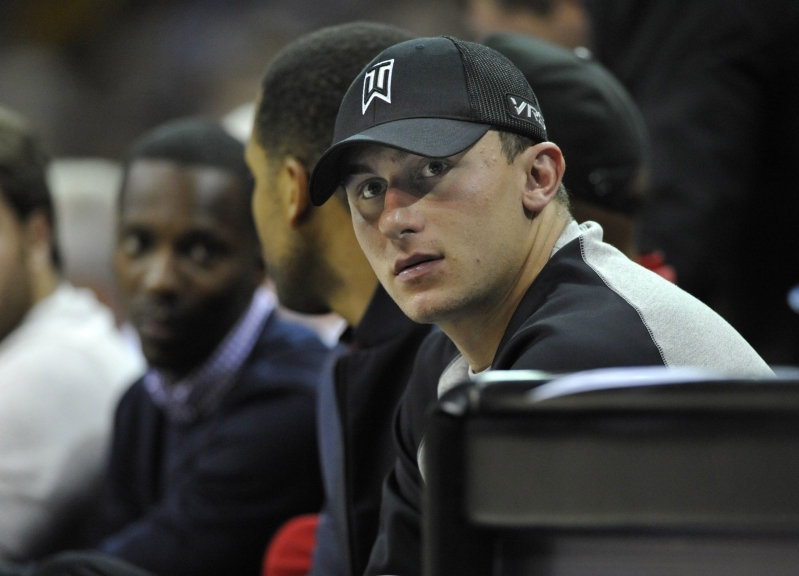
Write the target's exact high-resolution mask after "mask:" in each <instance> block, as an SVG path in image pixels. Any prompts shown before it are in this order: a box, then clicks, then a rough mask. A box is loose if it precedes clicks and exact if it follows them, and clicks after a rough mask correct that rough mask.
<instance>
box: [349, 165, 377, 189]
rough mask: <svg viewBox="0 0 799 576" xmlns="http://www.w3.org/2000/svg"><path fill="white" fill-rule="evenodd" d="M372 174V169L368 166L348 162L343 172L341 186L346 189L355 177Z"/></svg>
mask: <svg viewBox="0 0 799 576" xmlns="http://www.w3.org/2000/svg"><path fill="white" fill-rule="evenodd" d="M372 172H373V170H372V167H371V166H369V165H368V164H362V163H358V162H347V163H346V164H345V165H344V168H342V170H341V185H342V186H345V187H346V185H347V183H348V182H349V180H350V179H351V178H352V177H353V176H358V175H360V174H371V173H372Z"/></svg>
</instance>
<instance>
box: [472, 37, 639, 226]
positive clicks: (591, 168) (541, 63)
mask: <svg viewBox="0 0 799 576" xmlns="http://www.w3.org/2000/svg"><path fill="white" fill-rule="evenodd" d="M483 43H484V44H485V45H486V46H490V47H491V48H493V49H494V50H496V51H498V52H500V53H502V54H504V55H505V56H507V57H508V59H509V60H510V61H511V62H513V63H514V65H516V67H518V68H519V70H521V72H522V73H523V74H524V76H525V78H527V80H528V82H530V86H532V88H533V90H535V93H536V96H538V102H539V104H540V105H541V110H542V111H543V112H544V113H545V114H546V117H547V123H548V128H549V137H550V139H551V140H552V141H553V142H555V143H557V145H558V146H559V147H560V149H561V150H562V151H563V156H564V157H565V158H566V161H567V162H568V169H567V170H566V173H565V174H564V175H563V184H564V186H566V189H567V190H568V191H569V193H570V194H571V195H572V196H573V197H574V198H577V199H580V200H582V201H584V202H586V203H589V204H593V205H595V206H599V207H601V208H604V209H606V210H611V211H613V212H618V213H622V214H625V215H627V216H633V215H634V214H635V213H636V212H637V211H638V209H639V208H640V205H641V203H642V201H643V194H642V193H643V190H641V189H640V188H639V187H637V186H635V185H634V183H635V181H636V179H637V178H638V176H639V173H640V171H641V168H642V167H643V166H645V165H646V164H647V163H648V161H649V138H648V134H647V130H646V125H645V124H644V120H643V117H642V116H641V113H640V111H639V110H638V107H637V106H636V104H635V102H634V101H633V99H632V97H631V96H630V94H629V93H628V92H627V90H626V89H625V88H624V86H622V85H621V83H620V82H619V81H618V80H617V79H616V78H615V77H614V76H613V74H611V72H610V71H608V70H607V69H606V68H605V67H604V66H602V65H601V64H600V63H598V62H597V61H596V60H594V59H593V58H592V57H591V55H590V52H588V51H587V50H585V49H582V50H580V51H579V52H577V51H572V50H565V49H563V48H561V47H559V46H555V45H554V44H550V43H548V42H545V41H543V40H538V39H536V38H532V37H530V36H523V35H520V34H510V33H499V34H494V35H492V36H489V37H488V38H486V39H485V40H483Z"/></svg>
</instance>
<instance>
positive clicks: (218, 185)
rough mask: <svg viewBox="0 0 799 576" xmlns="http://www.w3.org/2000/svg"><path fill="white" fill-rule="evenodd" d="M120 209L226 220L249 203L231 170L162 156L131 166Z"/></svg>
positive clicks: (130, 212)
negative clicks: (185, 162)
mask: <svg viewBox="0 0 799 576" xmlns="http://www.w3.org/2000/svg"><path fill="white" fill-rule="evenodd" d="M121 201H122V205H121V206H120V212H121V214H122V216H123V217H125V216H126V215H130V214H132V213H136V212H153V211H158V212H159V213H160V214H161V215H162V216H164V217H169V216H187V215H203V216H204V217H206V218H211V219H221V220H226V219H228V218H230V217H231V216H233V214H235V213H238V212H240V211H241V210H242V209H247V208H248V207H249V202H248V198H245V194H243V193H242V190H241V183H240V182H239V180H238V177H237V176H236V175H235V174H233V173H232V172H230V171H228V170H225V169H223V168H219V167H215V166H207V165H199V164H182V163H179V162H175V161H172V160H163V159H149V158H143V159H137V160H134V161H133V162H132V163H131V165H130V167H129V168H128V173H127V178H126V184H125V190H124V192H123V195H122V198H121Z"/></svg>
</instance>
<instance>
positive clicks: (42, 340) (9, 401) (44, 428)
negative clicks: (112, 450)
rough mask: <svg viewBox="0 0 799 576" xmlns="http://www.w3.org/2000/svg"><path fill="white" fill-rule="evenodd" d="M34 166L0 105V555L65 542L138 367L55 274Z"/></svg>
mask: <svg viewBox="0 0 799 576" xmlns="http://www.w3.org/2000/svg"><path fill="white" fill-rule="evenodd" d="M45 168H46V161H45V158H44V155H43V154H42V151H41V150H40V149H39V147H38V144H37V142H36V140H35V139H34V137H33V135H32V134H31V132H30V130H29V128H28V126H27V124H26V123H25V122H24V121H23V120H22V119H21V118H19V117H18V116H16V115H15V114H13V113H12V112H10V111H8V110H5V109H2V108H0V559H2V558H4V559H17V560H19V559H27V558H31V557H35V556H38V555H41V554H43V553H46V552H48V551H52V550H53V549H54V548H56V547H59V546H65V545H68V544H71V543H74V541H73V540H72V537H73V536H75V535H76V534H77V533H79V532H80V530H78V527H79V523H78V522H79V521H80V520H81V519H83V517H84V516H85V513H86V505H87V504H88V503H89V502H90V501H91V498H90V497H91V495H92V494H93V493H94V491H95V488H96V482H97V481H98V480H99V476H100V471H101V468H102V465H103V454H104V453H105V449H106V446H107V442H108V438H109V434H110V431H111V420H112V418H111V416H112V413H113V407H114V405H115V404H116V402H117V400H118V398H119V396H120V395H121V393H122V391H123V390H124V387H125V386H127V385H129V384H130V382H131V381H132V380H134V379H135V378H136V377H137V376H139V375H140V374H141V371H142V370H143V363H142V361H141V358H140V356H139V355H138V354H137V353H135V352H134V351H133V350H132V349H131V348H129V347H128V346H127V345H126V343H125V342H124V340H123V338H122V337H121V335H120V333H119V332H118V331H117V330H116V327H115V326H114V319H113V315H112V314H111V313H110V311H109V310H108V309H106V308H105V307H104V306H102V305H101V304H100V303H98V302H97V300H96V299H95V298H94V296H93V294H92V293H91V292H89V291H87V290H78V289H75V288H74V287H72V286H71V285H70V284H68V283H67V282H65V281H63V280H62V278H61V276H60V273H59V258H58V249H57V246H56V242H55V221H54V216H53V207H52V202H51V198H50V192H49V189H48V187H47V183H46V181H45ZM76 523H78V524H76Z"/></svg>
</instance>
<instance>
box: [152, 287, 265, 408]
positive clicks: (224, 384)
mask: <svg viewBox="0 0 799 576" xmlns="http://www.w3.org/2000/svg"><path fill="white" fill-rule="evenodd" d="M275 305H276V302H275V298H274V296H273V295H272V294H271V293H270V292H269V291H267V290H266V289H263V288H259V289H258V290H256V291H255V294H254V295H253V297H252V301H251V302H250V306H249V308H247V311H246V312H245V313H244V315H242V316H241V318H239V320H238V321H237V322H236V324H235V326H233V328H232V329H231V330H230V332H228V334H227V336H225V338H224V340H222V342H220V344H219V345H218V346H217V347H216V349H215V350H214V352H213V353H212V354H211V356H209V358H208V360H206V361H205V362H204V363H203V364H202V365H201V366H199V367H198V368H197V369H195V370H193V371H192V372H191V373H189V375H188V376H186V377H185V378H183V379H181V380H179V381H177V382H175V383H171V382H170V381H169V380H168V378H167V377H166V376H165V375H164V374H163V373H162V372H160V371H159V370H157V369H155V368H150V369H149V370H148V371H147V373H146V374H145V375H144V386H145V388H146V389H147V392H148V393H149V394H150V397H151V398H152V400H153V402H155V404H156V405H158V406H160V407H161V408H162V409H163V410H164V412H165V413H166V415H167V417H168V418H169V420H170V421H173V422H179V423H185V424H188V423H191V422H194V421H195V420H198V419H200V418H202V417H205V416H207V415H208V414H210V413H211V412H213V411H214V410H215V409H216V408H217V407H218V406H219V405H220V404H221V402H222V399H223V398H224V397H225V395H226V394H227V392H228V391H229V390H230V388H232V386H233V384H234V382H235V377H236V375H237V374H238V372H239V370H240V369H241V367H242V366H243V364H244V361H245V360H246V359H247V357H248V356H249V355H250V353H251V352H252V349H253V348H254V347H255V343H256V342H257V341H258V337H259V336H260V334H261V331H262V330H263V327H264V324H266V321H267V319H268V318H269V316H270V314H271V313H272V311H273V310H274V309H275Z"/></svg>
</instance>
